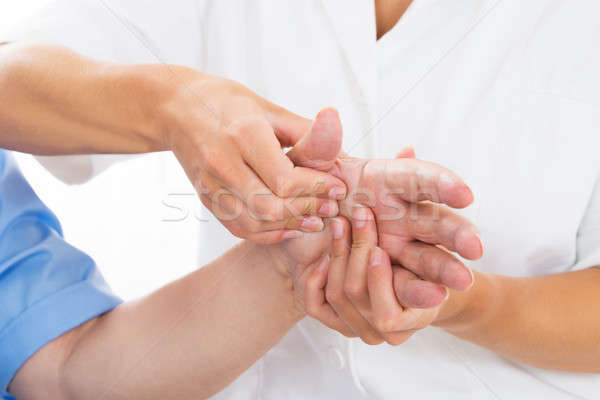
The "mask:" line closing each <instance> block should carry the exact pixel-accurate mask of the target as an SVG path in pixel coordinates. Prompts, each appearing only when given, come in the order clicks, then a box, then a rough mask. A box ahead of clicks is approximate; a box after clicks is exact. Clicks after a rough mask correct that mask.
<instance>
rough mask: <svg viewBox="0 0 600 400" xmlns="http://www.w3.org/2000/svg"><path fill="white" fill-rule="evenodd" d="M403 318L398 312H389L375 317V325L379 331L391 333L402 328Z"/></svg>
mask: <svg viewBox="0 0 600 400" xmlns="http://www.w3.org/2000/svg"><path fill="white" fill-rule="evenodd" d="M402 322H403V321H402V318H401V316H400V314H398V313H387V314H384V315H380V316H378V317H376V318H375V321H374V323H373V325H374V326H375V328H377V330H378V331H379V332H384V333H389V332H394V331H399V330H402Z"/></svg>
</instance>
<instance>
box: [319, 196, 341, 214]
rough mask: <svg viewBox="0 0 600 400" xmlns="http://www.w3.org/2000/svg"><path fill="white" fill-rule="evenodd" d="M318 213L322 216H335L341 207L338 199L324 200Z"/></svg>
mask: <svg viewBox="0 0 600 400" xmlns="http://www.w3.org/2000/svg"><path fill="white" fill-rule="evenodd" d="M317 213H318V215H319V216H321V217H328V218H331V217H335V216H336V215H338V214H339V213H340V208H339V206H338V203H337V201H333V200H324V201H323V202H322V203H321V206H320V207H319V209H318V210H317Z"/></svg>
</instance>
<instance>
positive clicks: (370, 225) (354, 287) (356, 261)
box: [344, 207, 377, 318]
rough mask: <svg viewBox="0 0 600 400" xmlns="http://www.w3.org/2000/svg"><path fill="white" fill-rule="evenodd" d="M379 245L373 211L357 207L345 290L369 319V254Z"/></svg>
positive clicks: (353, 302)
mask: <svg viewBox="0 0 600 400" xmlns="http://www.w3.org/2000/svg"><path fill="white" fill-rule="evenodd" d="M376 245H377V225H376V224H375V217H374V216H373V213H372V211H371V209H369V208H366V207H356V208H354V210H353V215H352V252H351V253H350V259H349V262H348V269H347V274H346V281H345V284H344V290H345V292H346V296H347V297H348V299H350V301H351V302H352V304H353V305H354V307H356V309H357V310H358V311H359V312H360V313H361V314H362V315H363V317H365V318H369V314H370V309H371V305H370V301H369V293H368V288H367V267H368V264H369V253H370V252H371V249H372V248H373V247H374V246H376Z"/></svg>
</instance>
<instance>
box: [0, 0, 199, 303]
mask: <svg viewBox="0 0 600 400" xmlns="http://www.w3.org/2000/svg"><path fill="white" fill-rule="evenodd" d="M46 3H49V0H0V31H2V30H4V29H5V28H7V27H9V26H11V25H14V24H27V16H28V15H30V13H31V12H33V11H35V10H36V9H37V8H39V7H41V6H43V5H44V4H46ZM3 106H4V105H3ZM17 159H18V160H19V164H20V166H21V169H22V171H23V173H24V174H25V176H26V177H27V179H28V180H29V182H30V183H31V185H32V186H33V188H34V189H35V190H36V192H37V193H38V195H39V196H40V197H41V198H42V200H43V201H44V202H45V203H46V204H47V205H48V206H49V207H50V208H51V209H52V210H53V211H54V212H55V213H56V214H57V215H58V217H59V219H60V220H61V223H62V225H63V229H64V232H65V236H66V238H67V240H68V241H69V242H70V243H72V244H74V245H75V246H77V247H79V248H80V249H82V250H84V251H85V252H87V253H88V254H90V255H91V256H92V257H93V258H94V259H95V260H96V262H97V263H98V265H99V267H100V269H101V270H102V272H103V274H104V276H105V277H106V279H107V280H108V282H109V283H110V285H111V286H112V287H113V289H114V290H115V291H116V292H117V294H119V295H120V296H122V297H123V298H125V299H131V298H135V297H139V296H141V295H143V294H145V293H148V292H149V291H151V290H153V289H155V288H157V287H159V286H162V285H164V284H165V283H167V282H169V281H172V280H173V279H175V278H177V277H179V276H182V275H183V274H185V273H187V272H189V271H191V270H193V269H194V268H196V258H197V257H196V256H197V254H196V251H197V250H196V244H195V241H196V240H197V237H198V236H197V224H198V223H202V222H198V221H197V219H196V218H195V217H194V213H196V214H199V215H200V217H201V218H200V219H203V218H207V217H208V211H206V210H204V209H203V208H202V207H201V205H200V203H199V201H197V200H196V198H195V196H193V189H192V187H191V185H189V183H188V182H187V180H186V179H185V176H184V174H183V172H182V171H181V170H180V168H179V166H178V164H177V163H176V161H175V160H174V157H173V156H172V155H171V154H170V153H159V154H151V155H146V156H141V157H137V158H134V159H132V160H131V161H126V162H122V163H120V164H117V165H115V166H113V167H111V168H110V169H109V170H108V171H106V172H104V173H102V174H101V175H99V176H98V177H96V178H94V179H93V180H92V181H90V182H88V183H86V184H83V185H78V186H67V185H65V184H63V183H62V182H60V181H58V180H57V179H55V178H54V177H53V176H52V175H51V174H49V173H48V172H47V171H46V170H45V169H44V168H43V167H41V166H40V164H38V163H37V161H36V160H35V159H34V158H33V157H31V156H29V155H21V154H18V155H17ZM166 176H169V180H168V182H167V179H166V178H165V177H166ZM173 176H175V178H173ZM173 193H186V195H184V196H179V195H172V194H173ZM163 201H167V202H168V203H169V204H172V205H178V206H179V207H180V208H181V209H182V210H179V211H178V210H176V209H173V208H169V207H166V206H165V205H164V204H163ZM188 212H189V215H188V216H187V218H185V219H183V220H182V221H179V222H174V221H172V220H174V219H180V218H181V217H183V216H184V215H185V213H188ZM165 220H171V221H165Z"/></svg>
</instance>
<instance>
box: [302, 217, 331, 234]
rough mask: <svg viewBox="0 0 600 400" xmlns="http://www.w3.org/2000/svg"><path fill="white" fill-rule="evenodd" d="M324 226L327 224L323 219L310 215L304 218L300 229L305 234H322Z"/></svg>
mask: <svg viewBox="0 0 600 400" xmlns="http://www.w3.org/2000/svg"><path fill="white" fill-rule="evenodd" d="M324 226H325V224H324V223H323V220H322V219H321V218H319V217H316V216H314V215H310V216H305V217H303V218H302V223H301V224H300V229H302V230H303V231H304V232H321V231H322V230H323V227H324Z"/></svg>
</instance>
